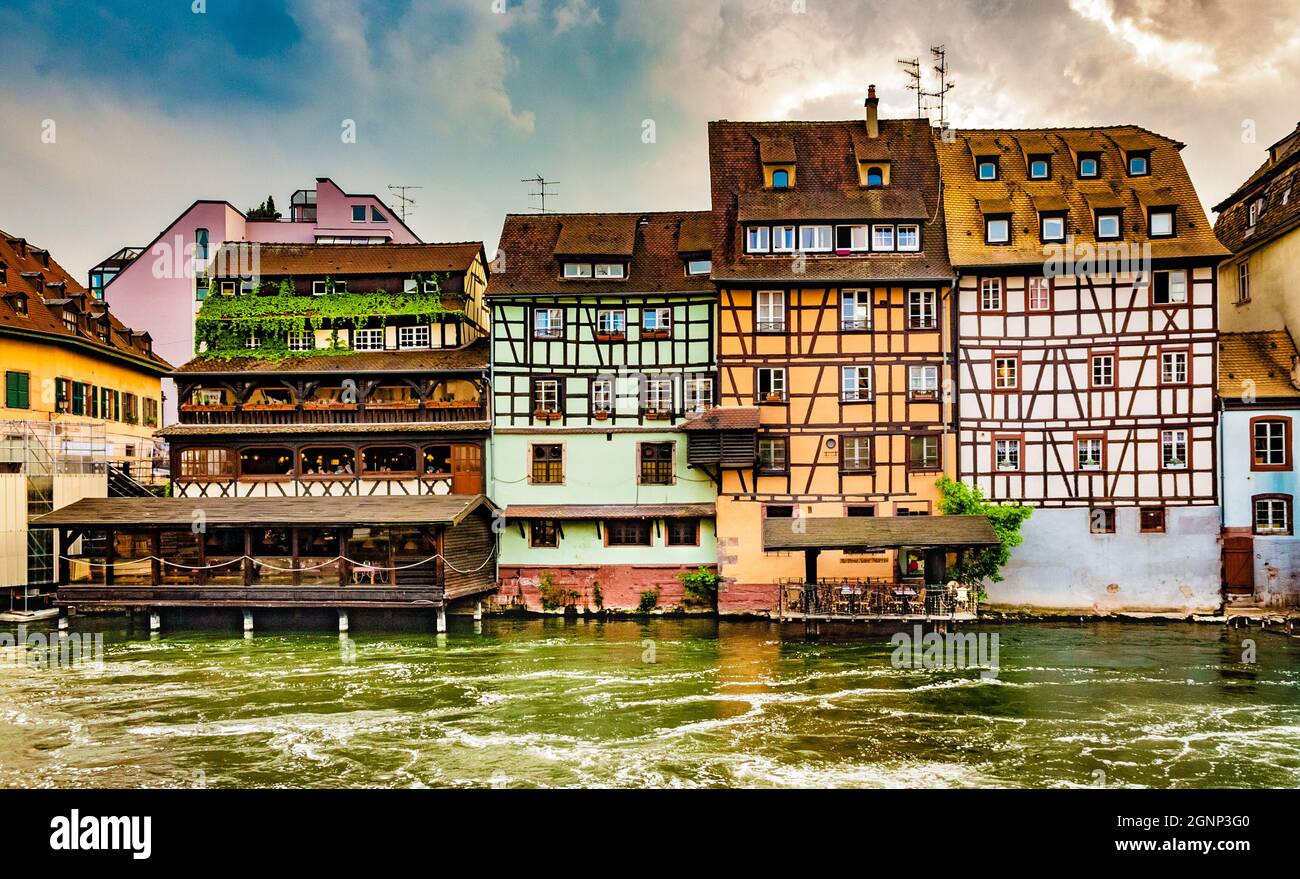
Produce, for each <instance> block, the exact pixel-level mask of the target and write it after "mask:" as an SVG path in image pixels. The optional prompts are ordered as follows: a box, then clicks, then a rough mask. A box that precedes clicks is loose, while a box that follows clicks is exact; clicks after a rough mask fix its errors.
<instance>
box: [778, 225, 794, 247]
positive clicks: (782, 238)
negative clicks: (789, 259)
mask: <svg viewBox="0 0 1300 879" xmlns="http://www.w3.org/2000/svg"><path fill="white" fill-rule="evenodd" d="M794 245H795V231H794V226H773V227H772V252H773V253H794Z"/></svg>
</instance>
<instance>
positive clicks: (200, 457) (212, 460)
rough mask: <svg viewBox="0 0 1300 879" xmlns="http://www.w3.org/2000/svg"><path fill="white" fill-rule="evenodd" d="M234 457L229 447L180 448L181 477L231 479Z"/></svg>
mask: <svg viewBox="0 0 1300 879" xmlns="http://www.w3.org/2000/svg"><path fill="white" fill-rule="evenodd" d="M234 475H235V458H234V455H233V454H231V451H230V449H182V450H181V478H182V479H231V478H233V477H234Z"/></svg>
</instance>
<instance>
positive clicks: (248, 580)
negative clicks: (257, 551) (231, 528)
mask: <svg viewBox="0 0 1300 879" xmlns="http://www.w3.org/2000/svg"><path fill="white" fill-rule="evenodd" d="M252 554H253V529H252V528H245V529H244V556H245V558H244V564H243V565H242V567H243V569H244V588H248V587H249V586H252V585H253V560H252V559H251V558H249V556H251V555H252Z"/></svg>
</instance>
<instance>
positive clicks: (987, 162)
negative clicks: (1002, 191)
mask: <svg viewBox="0 0 1300 879" xmlns="http://www.w3.org/2000/svg"><path fill="white" fill-rule="evenodd" d="M975 177H976V178H977V179H979V180H997V179H998V160H997V157H996V156H980V157H979V158H978V159H977V160H976V162H975Z"/></svg>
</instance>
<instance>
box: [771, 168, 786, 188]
mask: <svg viewBox="0 0 1300 879" xmlns="http://www.w3.org/2000/svg"><path fill="white" fill-rule="evenodd" d="M772 188H773V189H789V188H790V172H789V171H786V170H785V169H783V168H779V169H777V170H775V171H773V172H772Z"/></svg>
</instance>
